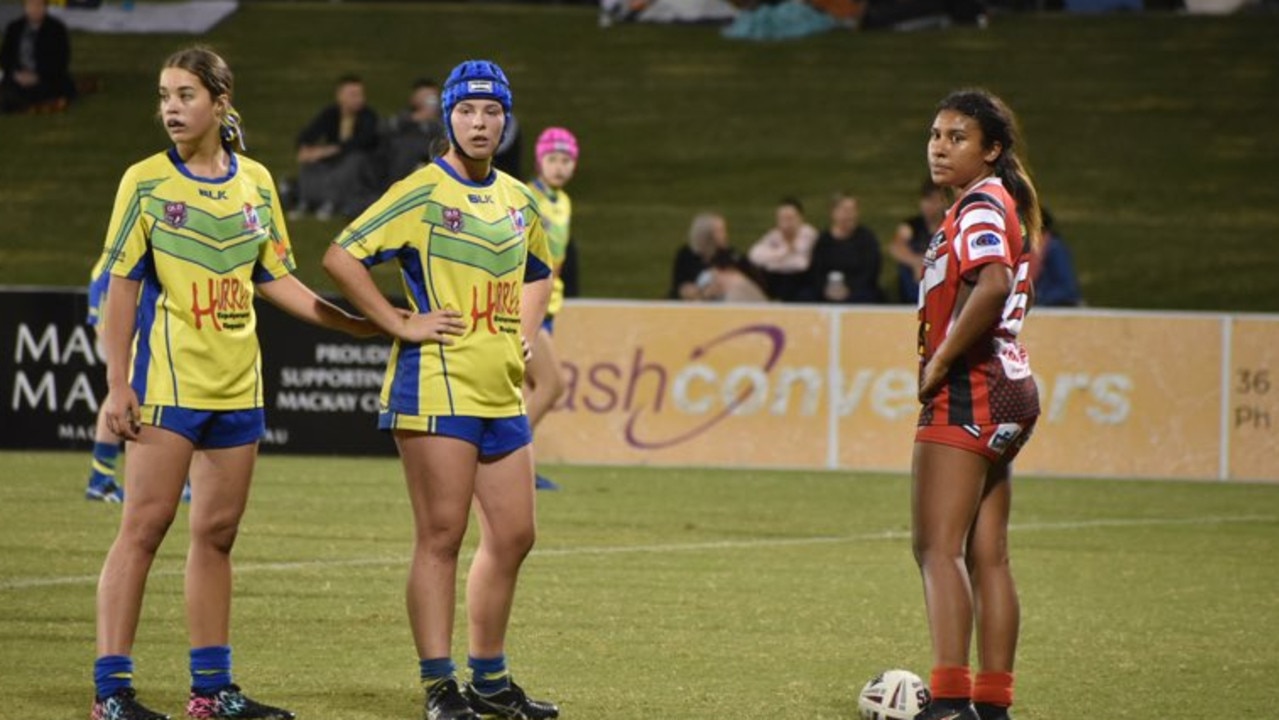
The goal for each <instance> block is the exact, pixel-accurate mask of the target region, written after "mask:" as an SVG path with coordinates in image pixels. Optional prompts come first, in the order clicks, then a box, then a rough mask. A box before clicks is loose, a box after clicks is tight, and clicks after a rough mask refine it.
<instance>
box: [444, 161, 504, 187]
mask: <svg viewBox="0 0 1279 720" xmlns="http://www.w3.org/2000/svg"><path fill="white" fill-rule="evenodd" d="M435 164H436V165H439V166H440V167H442V168H444V172H446V173H448V174H449V177H451V178H453V179H454V180H456V181H458V182H460V183H462V184H463V185H465V186H467V187H473V188H486V187H492V185H493V182H494V181H495V180H497V170H493V169H490V170H489V176H488V177H486V178H484V180H482V181H480V182H475V181H474V180H470V179H468V178H464V177H462V176H461V175H458V174H457V171H456V170H454V169H453V166H452V165H449V164H448V163H446V162H444V158H435Z"/></svg>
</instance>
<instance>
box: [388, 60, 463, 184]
mask: <svg viewBox="0 0 1279 720" xmlns="http://www.w3.org/2000/svg"><path fill="white" fill-rule="evenodd" d="M448 142H449V141H448V137H447V136H446V135H445V133H444V121H443V120H441V119H440V86H439V85H438V84H437V83H436V82H435V81H434V80H427V79H422V80H418V81H417V82H415V83H413V92H412V94H410V95H409V104H408V107H406V108H404V109H403V110H401V111H400V112H399V113H397V114H396V115H393V116H391V118H390V119H389V120H388V121H387V123H386V130H385V133H384V135H383V137H382V145H381V149H382V152H381V155H382V166H383V172H384V174H385V177H384V179H383V180H384V181H383V186H384V188H385V187H390V186H391V185H392V184H393V183H396V182H398V181H400V180H402V179H404V178H405V177H406V176H408V175H409V173H412V172H413V171H414V170H417V169H418V168H419V167H421V166H423V165H425V164H427V163H429V162H431V160H433V159H435V158H436V157H438V156H439V155H442V154H443V153H444V151H445V150H448Z"/></svg>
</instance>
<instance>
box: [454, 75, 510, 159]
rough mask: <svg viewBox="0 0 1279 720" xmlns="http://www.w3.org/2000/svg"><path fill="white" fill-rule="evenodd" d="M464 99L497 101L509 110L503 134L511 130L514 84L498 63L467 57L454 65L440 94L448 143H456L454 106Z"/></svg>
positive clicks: (500, 140) (504, 135)
mask: <svg viewBox="0 0 1279 720" xmlns="http://www.w3.org/2000/svg"><path fill="white" fill-rule="evenodd" d="M463 100H496V101H497V102H498V103H500V104H501V105H502V109H503V110H505V111H506V113H505V114H506V118H505V119H506V122H505V123H504V124H503V127H502V137H501V138H500V139H499V140H498V142H499V143H500V142H502V140H505V139H506V133H507V132H508V131H510V129H511V83H510V82H508V81H507V79H506V73H504V72H502V68H500V67H498V66H497V63H495V62H492V61H490V60H467V61H466V62H464V63H462V64H460V65H458V66H457V67H455V68H453V72H451V73H449V79H448V80H445V81H444V92H443V93H441V98H440V105H441V108H442V109H443V111H444V127H445V129H446V130H447V131H448V136H449V142H451V143H453V144H454V145H457V138H455V137H453V108H454V107H455V106H456V105H457V104H458V103H460V102H462V101H463Z"/></svg>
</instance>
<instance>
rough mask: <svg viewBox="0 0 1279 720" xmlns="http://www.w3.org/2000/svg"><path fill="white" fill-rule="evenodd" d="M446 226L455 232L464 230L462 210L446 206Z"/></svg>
mask: <svg viewBox="0 0 1279 720" xmlns="http://www.w3.org/2000/svg"><path fill="white" fill-rule="evenodd" d="M444 227H446V228H448V229H449V230H452V231H453V232H460V231H461V230H462V211H461V210H459V209H457V208H444Z"/></svg>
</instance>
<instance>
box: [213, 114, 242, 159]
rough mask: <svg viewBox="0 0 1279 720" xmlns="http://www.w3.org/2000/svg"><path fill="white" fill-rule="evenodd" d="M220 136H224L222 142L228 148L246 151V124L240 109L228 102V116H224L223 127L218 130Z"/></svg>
mask: <svg viewBox="0 0 1279 720" xmlns="http://www.w3.org/2000/svg"><path fill="white" fill-rule="evenodd" d="M218 136H219V137H221V138H222V144H223V145H225V146H227V147H228V148H231V149H235V148H237V147H238V148H239V150H240V152H244V151H245V149H246V148H245V147H244V125H243V124H242V123H241V120H240V111H239V110H236V109H235V108H234V107H232V106H231V104H230V103H227V111H226V116H225V117H223V118H222V127H221V129H220V130H219V131H218Z"/></svg>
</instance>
